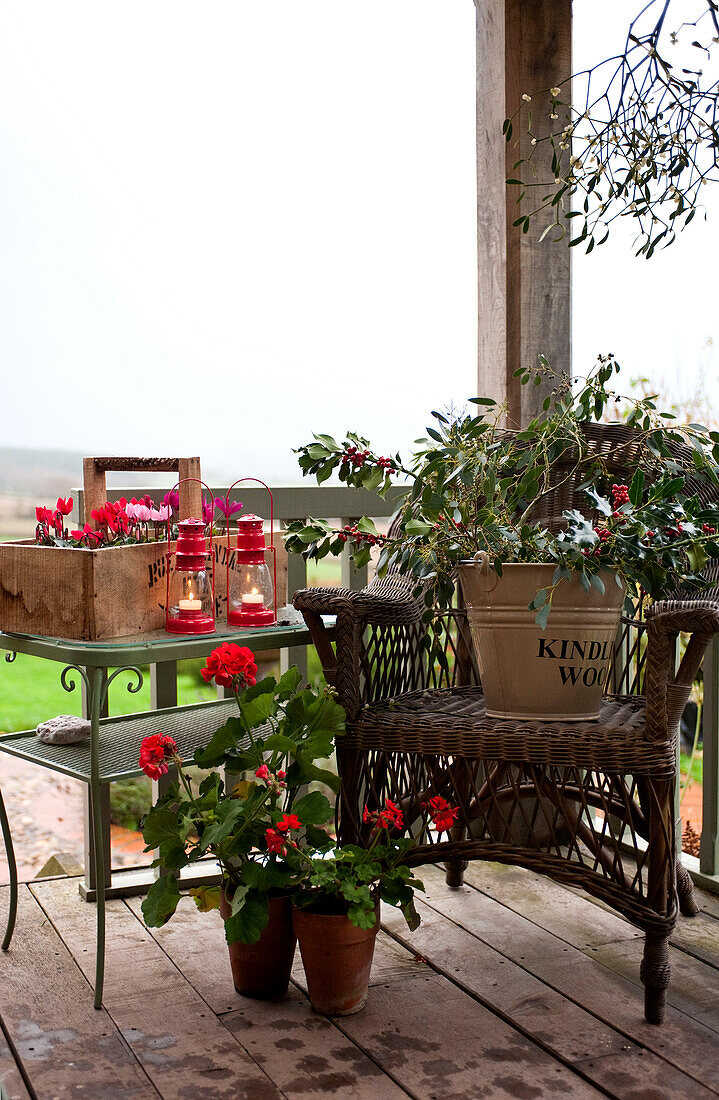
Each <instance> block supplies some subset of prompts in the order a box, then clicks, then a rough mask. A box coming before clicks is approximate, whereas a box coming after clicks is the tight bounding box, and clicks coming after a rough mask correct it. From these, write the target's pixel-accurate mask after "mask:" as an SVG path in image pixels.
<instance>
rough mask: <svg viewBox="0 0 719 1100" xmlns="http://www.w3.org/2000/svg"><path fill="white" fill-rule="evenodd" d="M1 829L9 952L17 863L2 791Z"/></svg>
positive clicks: (15, 894) (0, 802)
mask: <svg viewBox="0 0 719 1100" xmlns="http://www.w3.org/2000/svg"><path fill="white" fill-rule="evenodd" d="M0 827H2V835H3V842H4V844H5V851H6V853H7V865H8V871H9V872H10V911H9V912H8V918H7V924H6V926H5V936H4V938H3V941H2V949H3V951H7V949H8V948H9V946H10V940H11V939H12V934H13V931H14V929H15V918H16V917H17V863H16V862H15V849H14V848H13V843H12V835H11V833H10V822H9V821H8V818H7V812H6V810H5V803H4V802H3V797H2V791H0Z"/></svg>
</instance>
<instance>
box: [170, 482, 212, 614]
mask: <svg viewBox="0 0 719 1100" xmlns="http://www.w3.org/2000/svg"><path fill="white" fill-rule="evenodd" d="M189 482H193V483H194V484H195V485H201V486H202V488H203V489H207V492H208V493H209V495H210V500H212V499H213V497H212V489H211V488H210V486H209V485H208V484H207V482H206V481H203V480H202V478H199V477H181V478H180V480H179V481H177V482H176V483H175V484H174V485H173V486H172V489H171V490H170V492H171V493H174V491H175V489H177V490H178V492H179V489H180V486H181V485H187V484H188V483H189ZM200 510H202V508H200ZM178 514H179V507H178ZM200 518H201V519H203V520H204V518H205V517H204V516H201V517H200ZM177 522H178V523H179V522H180V520H179V518H178V521H177ZM209 527H210V551H209V558H210V561H211V562H212V615H213V618H214V615H215V554H214V551H213V549H212V516H210V524H209ZM171 543H172V516H171V515H168V517H167V568H166V570H165V571H166V573H167V586H166V595H165V621H166V622H167V617H168V615H169V614H170V558H171V557H172V555H173V553H174V550H171V549H170V545H171Z"/></svg>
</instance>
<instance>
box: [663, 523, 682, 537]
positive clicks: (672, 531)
mask: <svg viewBox="0 0 719 1100" xmlns="http://www.w3.org/2000/svg"><path fill="white" fill-rule="evenodd" d="M664 530H665V533H666V534H667V535H671V537H672V538H673V539H678V538H679V536H680V535H681V533H682V531H683V530H684V525H683V524H681V523H678V524H677V525H676V527H665V528H664Z"/></svg>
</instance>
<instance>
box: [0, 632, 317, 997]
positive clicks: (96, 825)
mask: <svg viewBox="0 0 719 1100" xmlns="http://www.w3.org/2000/svg"><path fill="white" fill-rule="evenodd" d="M226 641H232V642H236V643H238V644H240V645H246V646H249V648H250V649H252V650H253V651H254V652H256V653H261V652H262V651H263V650H268V649H285V648H290V651H291V655H292V656H295V655H296V654H297V651H298V647H305V646H307V645H309V644H311V638H310V634H309V631H308V630H307V628H306V627H305V626H304V625H299V626H277V627H266V628H264V629H262V630H255V631H238V630H237V629H232V628H227V627H225V626H220V627H218V629H217V630H216V632H215V633H214V634H205V635H194V636H180V635H169V634H166V633H165V632H164V631H156V632H153V633H149V634H142V635H136V636H135V637H131V638H114V639H110V640H108V641H104V642H78V641H66V640H64V639H57V638H43V637H37V636H34V635H29V634H4V633H0V649H4V650H6V651H7V652H6V653H5V660H6V661H8V662H12V661H14V660H15V657H16V655H17V654H18V653H27V654H30V655H31V656H34V657H44V658H46V659H47V660H50V661H57V662H59V663H60V664H61V665H62V666H63V668H62V671H61V674H60V680H61V683H62V686H63V687H64V688H65V690H66V691H73V690H74V689H75V687H76V686H77V683H78V682H79V683H80V684H81V685H82V687H83V688H84V710H85V713H86V715H87V717H88V718H89V719H90V723H91V734H90V740H89V741H87V742H84V743H82V744H79V745H46V744H44V743H43V742H42V741H40V740H39V739H38V737H37V736H36V734H35V731H34V730H26V731H23V732H20V733H5V734H0V751H2V752H8V753H11V754H12V755H13V756H18V757H21V758H22V759H24V760H29V761H32V762H33V763H35V764H38V765H40V766H41V767H43V768H48V769H49V770H50V771H55V772H61V773H62V774H63V775H68V776H71V777H72V778H74V779H79V780H81V782H83V783H85V784H87V789H88V791H89V811H90V813H89V818H88V833H89V841H90V842H89V843H88V844H86V867H85V883H84V884H83V885H82V886H81V888H80V892H81V894H82V896H83V897H84V898H85V899H86V900H88V901H93V900H96V901H97V959H96V967H95V1007H96V1008H100V1007H101V1005H102V992H103V980H104V969H105V902H106V898H108V897H111V896H118V895H122V894H124V895H127V894H129V893H141V892H143V891H144V890H146V889H147V888H148V886H149V884H150V882H151V881H152V872H150V873H148V872H147V871H145V872H144V874H143V875H141V876H135V879H134V881H132V882H130V883H129V884H128V883H125V885H124V886H123V885H121V886H117V887H115V886H114V885H113V876H112V869H111V864H110V844H109V820H108V814H107V812H104V810H103V801H104V803H105V806H107V805H109V786H108V784H110V783H112V782H115V781H116V780H118V779H128V778H130V777H132V776H138V775H141V774H142V772H141V770H140V768H139V767H138V755H139V751H140V743H141V741H142V739H143V738H144V737H147V736H148V735H149V734H152V733H168V734H170V735H171V736H172V737H174V738H175V740H176V741H177V744H178V747H179V749H180V753H181V756H182V758H183V761H187V762H190V761H191V760H192V757H193V755H194V752H195V749H197V748H199V747H200V746H202V745H204V744H206V743H207V741H208V739H209V737H210V736H211V734H212V733H213V732H214V730H215V729H216V728H217V726H218V725H221V724H222V722H223V721H224V720H225V718H227V717H229V716H230V715H231V714H233V713H235V710H236V704H235V701H234V699H218V700H217V701H214V702H210V703H199V704H195V705H192V706H185V707H178V706H177V705H165V706H163V705H162V704H163V703H168V702H172V703H174V704H176V701H177V688H176V668H177V661H183V660H189V659H193V658H204V657H206V656H207V655H208V654H209V653H210V651H211V650H212V649H214V648H215V646H217V645H218V644H220V643H221V642H226ZM292 651H294V653H292ZM300 652H303V650H300ZM143 665H150V666H151V667H152V669H153V683H152V687H153V691H152V697H153V698H152V702H153V706H154V707H155V708H157V709H153V710H151V711H147V712H145V713H142V714H129V715H124V716H122V717H118V718H108V717H103V715H106V714H107V695H108V689H109V687H110V684H111V683H112V682H113V681H114V680H115V679H116V677H118V676H120V675H121V674H122V673H127V674H129V677H130V679H129V681H128V683H127V690H128V691H129V692H131V693H134V692H137V691H139V690H140V688H141V686H142V683H143V674H142V672H141V666H143ZM158 705H159V706H158ZM103 792H105V793H106V794H107V798H106V799H103ZM0 828H1V829H2V835H3V841H4V844H5V847H6V850H7V857H8V867H9V870H10V911H9V915H8V921H7V926H6V931H5V936H4V939H3V943H2V947H3V950H7V949H8V947H9V946H10V940H11V937H12V933H13V928H14V924H15V916H16V911H17V891H18V887H17V869H16V863H15V857H14V852H13V845H12V837H11V833H10V825H9V822H8V817H7V813H6V810H5V805H4V803H3V800H2V794H1V793H0ZM88 854H89V856H90V858H89V859H88ZM194 881H196V879H192V878H188V879H185V878H183V879H182V885H183V886H184V887H189V886H191V885H192V884H193V882H194ZM201 881H207V878H206V876H205V877H204V878H203V879H202V880H201Z"/></svg>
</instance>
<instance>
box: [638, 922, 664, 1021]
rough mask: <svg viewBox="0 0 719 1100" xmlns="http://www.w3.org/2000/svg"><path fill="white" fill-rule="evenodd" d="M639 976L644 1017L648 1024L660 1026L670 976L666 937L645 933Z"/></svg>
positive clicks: (662, 1019)
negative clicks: (642, 985)
mask: <svg viewBox="0 0 719 1100" xmlns="http://www.w3.org/2000/svg"><path fill="white" fill-rule="evenodd" d="M639 974H640V977H641V979H642V981H643V983H644V1017H645V1019H646V1021H647V1023H648V1024H661V1023H663V1022H664V1009H665V1006H666V999H667V986H668V985H669V978H670V975H671V967H670V965H669V937H668V936H660V935H657V934H656V933H654V932H647V934H646V938H645V940H644V958H643V959H642V965H641V969H640V971H639Z"/></svg>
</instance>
